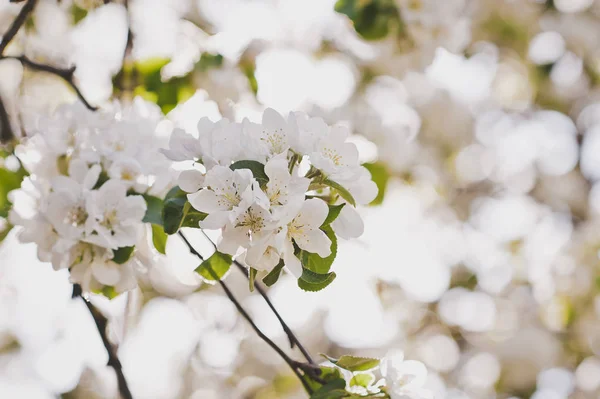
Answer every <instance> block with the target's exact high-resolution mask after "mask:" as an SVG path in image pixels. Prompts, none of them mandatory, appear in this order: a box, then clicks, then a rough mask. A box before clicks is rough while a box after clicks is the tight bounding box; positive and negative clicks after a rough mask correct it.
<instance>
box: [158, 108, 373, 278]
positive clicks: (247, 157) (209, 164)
mask: <svg viewBox="0 0 600 399" xmlns="http://www.w3.org/2000/svg"><path fill="white" fill-rule="evenodd" d="M348 137H349V130H348V129H347V128H345V127H343V126H328V125H327V124H326V123H325V122H324V121H323V119H321V118H311V117H309V116H307V115H306V114H303V113H300V112H296V113H290V114H289V116H288V117H287V119H286V118H284V117H282V116H281V115H280V114H279V113H277V112H276V111H275V110H273V109H267V110H265V112H264V114H263V117H262V122H261V123H253V122H250V121H249V120H247V119H245V120H244V121H243V122H242V123H235V122H230V121H228V120H227V119H223V120H221V121H219V122H216V123H215V122H212V121H211V120H210V119H208V118H202V119H201V120H200V122H199V123H198V132H197V136H192V135H190V134H187V133H185V132H183V131H181V130H177V131H175V132H174V134H173V135H172V136H171V139H170V142H169V149H166V150H164V154H165V155H166V156H167V157H169V158H170V159H172V160H173V161H177V162H185V164H186V165H187V166H188V167H191V168H190V169H187V170H184V171H183V172H181V174H180V175H179V178H178V183H179V187H180V188H181V189H182V190H183V191H185V192H187V193H188V195H187V198H188V200H189V203H190V204H191V206H192V207H193V208H194V209H195V210H197V211H199V212H201V213H202V214H201V216H200V219H201V221H200V222H199V225H200V226H201V227H202V228H205V229H221V231H222V239H221V240H220V242H219V244H218V250H219V251H220V252H222V253H225V254H229V255H232V256H233V255H237V254H238V251H239V250H240V248H241V249H243V253H244V254H245V258H244V259H245V263H246V264H247V265H248V266H249V267H251V268H253V269H255V270H260V271H266V272H273V273H275V274H274V275H273V279H274V280H276V279H277V278H278V275H279V273H280V271H281V269H282V268H283V267H284V266H285V267H286V268H287V269H288V270H289V271H290V272H291V273H292V274H293V275H294V276H296V277H297V278H300V279H301V282H300V283H299V284H300V286H301V287H302V288H304V289H307V290H318V289H322V288H324V287H325V286H326V285H328V284H329V283H330V282H331V281H332V280H333V278H334V277H335V275H334V274H332V273H333V272H332V273H330V272H329V269H330V267H331V264H332V262H333V260H334V259H335V255H336V253H335V252H336V249H337V236H338V235H339V236H340V237H342V238H356V237H358V236H360V235H361V234H362V231H363V223H362V220H361V218H360V216H359V215H358V213H357V212H356V210H355V209H354V207H355V206H356V205H357V204H368V203H369V202H371V201H372V200H373V199H374V198H375V196H376V195H377V186H376V185H375V183H374V182H373V181H372V180H371V175H370V173H369V171H368V170H367V169H366V168H364V167H363V166H361V165H360V164H359V160H358V150H357V148H356V145H355V144H353V143H351V142H349V141H348Z"/></svg>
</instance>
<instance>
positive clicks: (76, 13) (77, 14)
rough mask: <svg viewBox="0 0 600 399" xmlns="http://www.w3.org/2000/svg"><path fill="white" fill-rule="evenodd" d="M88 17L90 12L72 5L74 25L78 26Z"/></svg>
mask: <svg viewBox="0 0 600 399" xmlns="http://www.w3.org/2000/svg"><path fill="white" fill-rule="evenodd" d="M87 15H88V10H86V9H85V8H81V7H79V6H78V5H77V4H75V3H73V5H71V16H72V17H73V23H74V24H77V23H78V22H79V21H81V20H82V19H84V18H85V17H86V16H87Z"/></svg>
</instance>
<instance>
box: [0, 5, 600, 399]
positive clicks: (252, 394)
mask: <svg viewBox="0 0 600 399" xmlns="http://www.w3.org/2000/svg"><path fill="white" fill-rule="evenodd" d="M105 3H106V4H105ZM128 3H129V4H128V10H127V9H126V8H125V4H123V2H118V1H106V2H105V1H96V0H72V1H70V0H62V1H57V0H39V2H38V5H37V6H36V10H35V13H34V16H33V19H32V20H31V21H30V22H28V24H27V25H26V27H25V29H23V30H22V32H20V33H19V35H18V36H17V38H16V39H15V40H14V41H13V43H11V46H10V47H9V48H8V49H7V53H8V54H21V53H23V52H24V53H25V54H27V55H28V56H30V57H31V58H33V59H36V60H40V61H44V62H46V63H49V64H52V65H57V66H69V65H72V64H73V65H76V66H77V69H76V73H75V76H76V78H77V81H78V84H79V86H80V88H81V89H82V91H83V93H84V94H85V96H86V97H87V99H88V100H89V101H90V102H91V103H93V104H100V105H102V104H106V103H107V102H109V101H110V100H111V98H119V97H121V98H125V99H127V98H131V97H133V96H134V95H135V96H141V97H143V98H144V99H146V100H147V101H150V102H152V103H155V104H156V105H157V106H158V107H160V108H161V109H162V111H163V112H164V113H165V114H166V115H167V121H164V122H162V123H161V129H164V130H165V131H167V130H169V129H171V128H172V127H173V126H179V127H182V128H184V129H186V130H188V131H192V130H194V129H195V126H196V123H197V121H198V120H199V119H200V118H201V117H203V116H208V117H210V118H211V119H213V120H217V119H219V118H221V117H227V118H230V119H234V120H238V121H239V120H241V119H243V118H244V117H248V118H250V119H254V120H255V119H259V118H260V115H261V113H262V110H263V109H264V108H265V107H272V108H275V109H276V110H278V111H280V112H288V111H291V110H302V111H305V112H308V113H309V114H311V115H314V116H321V117H323V118H324V119H325V120H326V121H327V122H328V123H331V124H333V123H343V124H346V125H348V126H349V127H350V128H351V129H352V132H353V134H354V136H353V137H352V140H353V141H354V142H355V143H356V144H357V145H358V146H359V150H360V153H361V157H362V159H363V161H364V162H366V163H368V167H369V169H370V170H371V173H372V174H373V177H374V180H376V182H377V183H378V185H379V186H380V196H379V197H378V198H377V199H376V200H375V202H374V204H372V205H371V206H368V207H364V208H362V209H360V211H361V213H362V214H363V217H364V220H365V234H364V235H363V236H362V237H361V238H360V239H358V240H353V241H344V242H340V249H339V251H338V257H337V259H336V261H335V263H334V266H333V267H334V269H335V271H336V273H337V276H338V278H337V280H336V281H335V282H334V283H333V284H332V285H331V286H329V287H328V288H327V289H326V290H324V291H322V292H319V293H306V292H303V291H301V290H300V289H299V288H298V287H297V285H296V282H295V280H294V279H293V278H283V279H282V280H280V282H279V283H278V284H277V285H276V286H274V288H273V289H272V290H270V296H271V297H272V299H273V301H274V303H275V306H276V307H277V308H278V309H279V310H280V311H281V313H282V315H283V317H284V319H285V320H286V321H287V322H288V324H289V325H290V326H291V327H292V329H293V330H294V331H296V332H297V333H298V335H299V337H300V339H301V341H303V342H304V343H305V344H306V346H307V347H308V348H309V350H310V351H311V353H313V354H314V355H315V356H318V353H321V352H326V353H328V354H330V355H333V356H335V355H340V354H344V353H356V354H360V355H364V356H383V355H385V353H386V352H387V351H388V350H390V349H401V350H404V352H405V354H406V357H407V358H411V359H417V360H421V361H423V362H424V363H425V364H426V365H427V367H428V369H429V370H430V373H429V376H428V382H427V385H428V387H429V388H430V389H432V390H433V391H434V392H435V394H436V398H452V399H468V398H473V399H475V398H523V399H524V398H533V399H562V398H577V399H584V398H598V397H599V395H600V295H599V293H600V260H599V258H598V251H599V250H600V218H599V215H600V185H599V184H597V181H598V180H600V90H599V84H600V1H598V0H545V1H544V0H339V1H337V2H336V1H335V0H129V2H128ZM20 8H21V5H19V4H11V3H9V2H8V0H2V1H1V2H0V32H5V31H6V29H7V28H8V26H9V25H10V23H11V22H12V20H13V19H14V18H15V16H16V15H17V13H18V12H19V10H20ZM128 22H129V23H130V27H131V32H132V34H133V45H132V46H131V48H130V51H125V49H126V43H127V32H128ZM124 52H125V53H126V57H125V63H123V53H124ZM113 83H114V84H113ZM117 83H118V84H117ZM0 94H1V95H2V96H3V99H4V100H5V102H6V105H7V108H8V111H9V114H10V115H11V120H12V123H13V125H14V127H15V129H14V130H15V131H16V132H17V133H18V134H19V132H20V134H21V135H26V134H27V120H28V119H29V118H32V117H34V116H35V115H39V114H42V113H47V112H51V111H52V110H54V109H55V108H56V107H57V106H58V105H59V104H61V103H64V102H69V101H73V100H74V99H75V96H74V94H73V93H72V91H71V90H70V89H69V87H68V86H66V85H65V84H64V82H63V81H61V80H60V79H58V78H56V77H54V76H51V75H48V74H43V73H36V72H31V71H24V70H23V68H22V67H21V65H20V64H19V63H18V62H15V61H13V60H2V61H0ZM15 161H16V159H14V158H13V157H12V156H10V155H5V156H4V158H3V159H1V160H0V166H2V169H0V171H1V170H8V171H10V170H14V168H15V167H17V166H15V165H18V163H16V162H15ZM0 176H3V175H0ZM0 180H3V181H1V182H0V208H2V212H3V213H0V215H1V216H6V209H7V207H8V202H7V201H8V199H7V192H8V191H9V190H10V189H12V188H14V187H12V186H11V184H9V180H8V179H6V178H4V179H0ZM1 229H4V234H2V233H0V237H2V238H3V241H2V243H1V244H0V398H7V399H12V398H24V399H25V398H27V399H38V398H39V399H46V398H64V399H67V398H68V399H74V398H115V397H116V395H117V391H116V390H117V383H116V378H115V377H114V373H113V370H112V369H110V368H108V367H107V366H106V362H107V358H108V357H107V355H106V352H105V350H104V347H103V346H102V343H101V341H100V338H99V336H98V334H97V331H96V330H95V326H94V324H93V322H92V319H91V317H90V316H89V314H88V313H87V311H86V309H85V306H84V304H83V303H82V302H81V301H76V300H71V285H70V283H69V282H68V273H67V272H66V271H64V270H63V271H60V272H55V271H53V270H52V267H51V265H50V264H45V263H41V262H39V261H38V260H37V258H36V255H35V247H33V246H32V245H31V244H28V245H25V244H20V243H19V242H18V240H17V238H16V233H17V231H16V229H14V230H12V231H11V230H10V226H9V225H8V221H7V220H6V219H4V218H0V230H1ZM194 233H196V234H194ZM188 235H189V236H191V237H193V239H194V242H195V243H197V246H198V248H200V249H201V250H202V252H203V253H205V254H207V255H209V254H210V252H211V251H212V249H211V246H210V245H209V243H208V242H206V240H204V239H203V237H202V236H201V235H200V234H198V233H197V232H193V231H191V232H189V233H188ZM215 238H216V237H215ZM196 266H197V260H196V259H195V258H194V257H193V256H191V255H188V254H187V251H186V248H185V246H184V245H183V243H181V242H179V241H178V240H177V239H176V238H170V239H169V241H168V243H167V254H166V256H160V257H158V256H157V257H155V259H154V260H153V261H152V263H151V264H146V265H144V267H145V268H144V270H142V272H143V273H142V275H143V276H144V277H143V281H142V284H141V286H140V288H139V289H137V290H136V291H133V292H131V293H128V294H123V295H120V296H118V297H116V298H114V299H112V300H110V301H109V300H108V299H106V298H103V297H93V298H92V300H93V302H94V303H95V304H96V305H97V306H98V307H99V308H100V309H101V310H102V311H103V312H105V313H106V314H107V315H109V316H110V317H109V318H110V321H111V324H110V326H109V332H110V336H111V338H112V339H113V341H115V342H119V356H120V358H121V360H122V362H123V365H124V370H125V375H126V376H127V378H128V380H129V384H130V387H131V389H132V391H133V394H134V397H136V398H148V399H154V398H156V399H163V398H164V399H168V398H169V399H170V398H173V399H175V398H193V399H213V398H215V399H217V398H219V399H221V398H232V399H241V398H248V399H250V398H254V399H274V398H303V397H305V394H304V393H303V392H302V388H301V386H300V384H299V383H298V381H297V380H296V379H295V377H294V375H293V374H291V372H289V370H288V369H287V368H286V366H285V364H283V363H282V362H281V360H280V359H279V358H278V357H277V356H276V354H275V353H274V352H273V351H272V350H270V348H268V347H267V346H266V345H265V344H264V343H263V342H262V341H260V340H259V339H258V338H257V337H256V336H255V334H254V333H253V332H252V331H250V330H249V328H248V327H247V324H246V323H245V321H244V320H243V319H241V318H240V316H239V315H238V314H237V312H236V310H235V308H234V307H233V305H232V304H231V303H230V302H229V301H228V300H227V298H226V297H225V296H224V295H223V293H222V291H221V290H220V287H213V286H210V285H206V284H204V283H202V282H201V281H199V280H198V277H197V276H196V275H195V274H194V273H193V270H194V268H195V267H196ZM227 282H228V283H229V284H230V285H231V286H233V287H234V288H235V292H236V294H238V295H239V296H240V297H241V298H243V304H244V305H245V306H246V307H247V308H248V309H249V310H250V312H251V314H252V315H253V317H254V318H255V320H256V322H257V324H258V325H259V326H260V327H261V328H263V329H264V331H265V332H267V333H268V335H270V336H272V337H274V338H275V340H276V341H277V342H278V343H279V344H280V345H281V346H282V347H285V346H286V345H287V340H286V337H285V335H284V333H283V331H282V330H281V327H280V326H279V324H278V322H277V320H276V319H275V318H274V316H272V314H271V313H270V312H269V311H268V309H267V308H266V304H265V303H264V301H263V300H262V298H260V297H258V296H257V295H255V294H250V293H249V292H248V289H247V282H246V281H245V279H244V277H243V276H242V275H241V274H239V273H235V272H233V273H231V275H230V276H228V278H227Z"/></svg>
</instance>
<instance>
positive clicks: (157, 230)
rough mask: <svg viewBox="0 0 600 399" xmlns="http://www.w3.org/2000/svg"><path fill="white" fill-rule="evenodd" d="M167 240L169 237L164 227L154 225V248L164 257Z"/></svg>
mask: <svg viewBox="0 0 600 399" xmlns="http://www.w3.org/2000/svg"><path fill="white" fill-rule="evenodd" d="M167 238H169V236H168V235H167V234H166V233H165V231H164V230H163V228H162V226H160V225H158V224H152V243H153V244H154V248H156V250H157V251H158V252H160V253H161V254H163V255H164V254H165V251H166V247H167Z"/></svg>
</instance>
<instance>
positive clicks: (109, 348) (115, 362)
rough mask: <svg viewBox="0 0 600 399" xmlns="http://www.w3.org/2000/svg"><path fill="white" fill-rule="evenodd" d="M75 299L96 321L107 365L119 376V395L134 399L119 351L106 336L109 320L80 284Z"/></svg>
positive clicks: (76, 286) (74, 294)
mask: <svg viewBox="0 0 600 399" xmlns="http://www.w3.org/2000/svg"><path fill="white" fill-rule="evenodd" d="M72 297H73V298H77V297H79V298H81V299H82V300H83V302H84V303H85V306H86V307H87V308H88V310H89V311H90V314H91V315H92V317H93V319H94V323H95V324H96V328H97V329H98V333H99V334H100V338H102V343H103V344H104V347H105V348H106V352H107V353H108V363H107V365H108V366H110V367H112V368H113V369H114V370H115V373H116V374H117V383H118V386H119V394H120V395H121V398H122V399H133V396H132V395H131V391H130V390H129V386H128V385H127V380H126V379H125V375H124V374H123V367H122V366H121V361H120V360H119V357H118V356H117V351H116V350H115V347H114V346H113V345H112V344H111V343H110V341H109V340H108V336H107V335H106V326H107V325H108V320H107V319H106V317H105V316H104V315H103V314H102V313H101V312H100V311H99V310H98V309H97V308H96V307H95V306H94V305H93V304H92V303H91V302H90V300H89V299H87V298H85V297H84V296H83V295H82V291H81V286H80V285H79V284H74V285H73V295H72Z"/></svg>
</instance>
